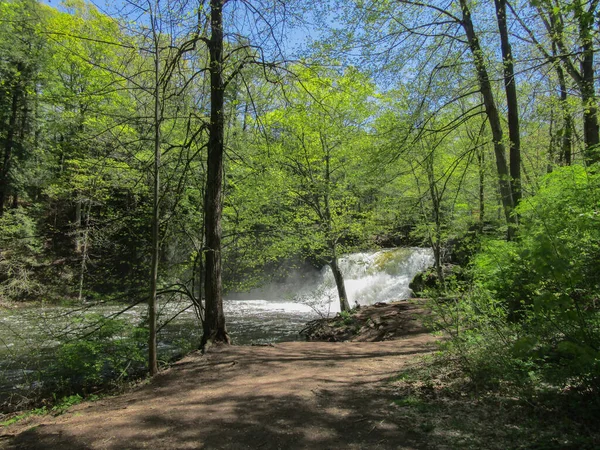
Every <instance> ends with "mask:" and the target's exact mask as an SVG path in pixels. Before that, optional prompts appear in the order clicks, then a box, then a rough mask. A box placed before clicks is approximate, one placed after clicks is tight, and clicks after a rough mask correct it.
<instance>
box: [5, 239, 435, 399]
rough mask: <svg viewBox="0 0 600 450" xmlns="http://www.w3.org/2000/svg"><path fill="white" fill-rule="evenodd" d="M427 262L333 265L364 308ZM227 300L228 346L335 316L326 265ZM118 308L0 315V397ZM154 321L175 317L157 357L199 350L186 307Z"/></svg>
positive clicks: (397, 291) (132, 318)
mask: <svg viewBox="0 0 600 450" xmlns="http://www.w3.org/2000/svg"><path fill="white" fill-rule="evenodd" d="M432 263H433V256H432V252H431V250H429V249H423V248H398V249H390V250H381V251H377V252H363V253H354V254H351V255H347V256H345V257H343V258H341V259H340V268H341V270H342V273H343V274H344V277H345V282H346V290H347V293H348V297H349V301H350V304H351V305H352V304H361V305H369V304H373V303H376V302H387V301H391V300H400V299H405V298H409V297H410V290H409V288H408V284H409V282H410V280H411V279H412V278H413V277H414V275H415V274H416V273H418V272H419V271H422V270H424V269H425V268H427V267H428V266H431V264H432ZM229 297H230V298H228V299H226V300H225V301H224V307H225V315H226V318H227V323H228V330H229V332H230V334H231V337H232V340H233V342H234V343H237V344H249V343H267V342H282V341H290V340H298V339H299V335H298V332H299V331H300V330H301V329H302V327H303V325H304V324H305V323H306V322H308V321H309V320H312V319H315V318H317V317H323V316H329V315H335V314H336V313H337V312H339V302H338V298H337V291H336V288H335V283H334V280H333V275H332V274H331V270H330V269H329V268H328V267H326V268H324V269H323V270H322V271H320V272H319V271H316V270H314V271H312V272H311V271H304V272H303V273H294V274H291V275H290V276H289V277H288V280H286V282H284V283H274V284H271V285H268V286H265V287H263V288H262V289H260V290H255V291H252V292H250V293H245V294H239V293H238V294H231V295H230V296H229ZM123 308H124V306H123V305H115V304H109V305H106V304H100V305H94V306H89V307H81V308H77V309H75V310H74V308H72V307H61V306H36V307H25V308H18V309H14V310H0V391H5V392H6V390H11V389H15V387H16V386H18V385H19V384H23V383H25V382H29V383H30V382H31V378H32V374H35V373H36V372H37V371H39V370H40V368H42V367H43V366H44V365H46V364H48V362H49V360H50V359H52V358H53V349H54V348H56V347H57V345H59V344H60V343H61V342H63V341H64V340H66V339H68V338H69V336H73V332H74V331H75V330H77V328H78V327H82V326H84V325H85V324H86V322H85V320H84V317H87V318H88V319H89V317H90V315H93V317H95V318H98V317H111V316H113V315H115V314H118V313H119V312H120V311H122V310H123ZM186 308H187V309H186ZM145 315H146V307H145V305H138V306H135V307H132V308H130V309H128V310H127V311H125V312H122V313H121V314H119V315H118V316H117V317H118V318H119V319H122V320H126V321H127V322H128V323H131V324H132V325H139V324H140V323H142V321H143V320H144V317H145ZM161 316H162V317H163V318H165V319H167V318H171V317H173V316H176V317H175V319H173V320H172V321H171V322H169V323H168V324H167V325H166V326H165V327H164V328H162V330H161V332H160V333H159V356H160V357H162V359H169V358H170V357H172V356H174V355H175V354H177V353H180V352H181V351H182V349H183V348H190V342H191V343H192V347H193V346H197V345H198V343H199V340H200V336H201V330H200V328H199V326H198V321H197V319H196V316H195V313H194V311H193V309H192V308H191V307H187V305H186V304H183V303H177V302H171V303H168V304H166V305H162V310H161ZM92 322H93V320H92ZM87 323H89V322H87ZM0 394H1V392H0ZM0 397H1V395H0Z"/></svg>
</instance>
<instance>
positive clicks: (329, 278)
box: [226, 247, 433, 315]
mask: <svg viewBox="0 0 600 450" xmlns="http://www.w3.org/2000/svg"><path fill="white" fill-rule="evenodd" d="M432 264H433V252H432V251H431V249H428V248H419V247H410V248H395V249H385V250H379V251H371V252H360V253H352V254H350V255H346V256H344V257H342V258H340V259H339V265H340V269H341V271H342V274H343V275H344V281H345V284H346V292H347V294H348V300H349V302H350V305H355V304H359V305H371V304H373V303H377V302H389V301H393V300H402V299H407V298H409V297H410V289H409V287H408V285H409V283H410V281H411V280H412V278H413V277H414V276H415V275H416V274H417V273H418V272H421V271H423V270H424V269H426V268H428V267H430V266H431V265H432ZM238 302H239V303H238ZM227 303H229V305H228V306H229V307H235V306H234V305H235V304H239V305H240V306H242V304H243V305H244V306H245V307H249V306H250V304H253V305H255V306H256V307H257V309H264V310H273V309H275V310H279V311H281V312H284V311H289V312H295V313H298V312H304V311H310V310H312V311H314V312H315V313H318V314H320V315H330V314H335V313H337V312H339V310H340V307H339V300H338V294H337V289H336V286H335V281H334V278H333V274H332V273H331V269H330V268H329V267H328V266H326V267H324V268H323V269H322V270H321V271H318V270H316V269H311V268H305V269H303V270H297V271H294V272H293V273H290V275H289V276H288V278H287V280H286V281H285V282H283V283H272V284H269V285H266V286H264V287H263V288H261V289H256V290H253V291H251V292H249V293H236V294H232V295H231V296H230V299H229V301H227V302H226V304H227Z"/></svg>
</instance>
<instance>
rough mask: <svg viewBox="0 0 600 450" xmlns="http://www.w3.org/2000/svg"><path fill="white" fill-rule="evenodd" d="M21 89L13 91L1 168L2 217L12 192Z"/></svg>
mask: <svg viewBox="0 0 600 450" xmlns="http://www.w3.org/2000/svg"><path fill="white" fill-rule="evenodd" d="M20 96H21V89H20V87H19V86H18V85H17V86H15V87H14V89H13V93H12V104H11V110H10V118H9V120H8V130H7V133H6V141H5V145H4V157H3V158H2V168H0V217H2V215H3V214H4V209H5V206H6V200H7V198H8V194H9V190H10V181H9V176H10V175H9V171H10V164H11V161H12V153H13V147H14V143H15V131H16V128H17V116H18V114H19V102H20Z"/></svg>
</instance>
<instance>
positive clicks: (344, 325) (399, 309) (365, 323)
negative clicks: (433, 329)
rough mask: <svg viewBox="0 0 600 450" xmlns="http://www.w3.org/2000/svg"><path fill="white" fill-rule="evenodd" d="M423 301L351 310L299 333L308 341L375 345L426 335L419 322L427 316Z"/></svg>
mask: <svg viewBox="0 0 600 450" xmlns="http://www.w3.org/2000/svg"><path fill="white" fill-rule="evenodd" d="M424 302H425V301H424V300H423V299H413V300H411V301H407V300H403V301H397V302H390V303H376V304H374V305H372V306H368V307H364V306H363V307H360V306H358V307H357V308H355V309H353V310H352V311H351V312H350V313H349V314H346V315H342V314H338V315H337V316H335V317H333V318H324V319H317V320H313V321H312V322H309V323H308V324H307V325H306V327H305V328H304V329H303V330H302V331H301V332H300V334H302V335H303V336H305V337H306V340H308V341H326V342H342V341H356V342H378V341H390V340H394V339H403V338H405V337H406V336H409V335H411V334H421V333H425V332H427V329H426V328H425V327H424V326H423V323H422V318H423V317H424V316H426V315H427V314H428V313H429V312H428V311H427V310H426V309H424V307H423V305H424Z"/></svg>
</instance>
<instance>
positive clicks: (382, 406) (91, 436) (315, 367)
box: [0, 333, 433, 450]
mask: <svg viewBox="0 0 600 450" xmlns="http://www.w3.org/2000/svg"><path fill="white" fill-rule="evenodd" d="M432 343H433V338H432V337H431V336H430V335H428V334H424V333H423V334H412V335H410V336H407V337H405V338H403V339H399V340H394V341H386V342H331V343H330V342H290V343H281V344H276V345H274V346H273V347H252V346H230V347H220V348H215V349H212V351H211V352H209V354H208V355H205V356H201V355H200V354H192V355H189V356H188V357H186V358H185V359H183V360H181V361H180V362H178V363H177V364H176V365H174V366H173V367H172V368H170V369H169V370H167V371H165V372H163V373H161V374H160V375H158V376H157V377H156V378H154V379H153V380H152V381H151V382H150V383H148V384H146V385H145V386H141V387H139V388H137V389H136V390H134V391H132V392H129V393H127V394H125V395H122V396H118V397H113V398H108V399H104V400H102V401H97V402H93V403H83V404H80V405H77V406H75V407H73V408H71V409H70V410H69V411H68V412H67V413H65V414H63V415H61V416H58V417H52V416H43V417H36V418H31V419H29V420H28V421H25V422H22V423H18V424H15V425H12V426H11V427H8V428H5V429H4V430H0V435H2V436H1V437H0V448H2V449H74V450H79V449H80V450H83V449H143V448H151V449H261V450H262V449H334V448H336V449H413V448H414V449H416V448H427V445H426V443H425V442H422V441H421V440H420V438H419V436H420V435H419V434H418V433H415V432H412V431H411V429H410V427H408V428H407V427H406V424H404V425H403V424H401V423H399V421H395V420H394V405H393V402H392V400H393V392H392V385H391V383H390V382H389V380H390V379H391V378H393V377H394V376H396V375H397V374H398V373H399V372H400V371H402V370H403V369H405V368H407V367H408V366H409V365H411V364H412V363H413V362H414V361H415V357H416V355H418V354H423V353H427V352H430V351H431V349H432Z"/></svg>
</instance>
